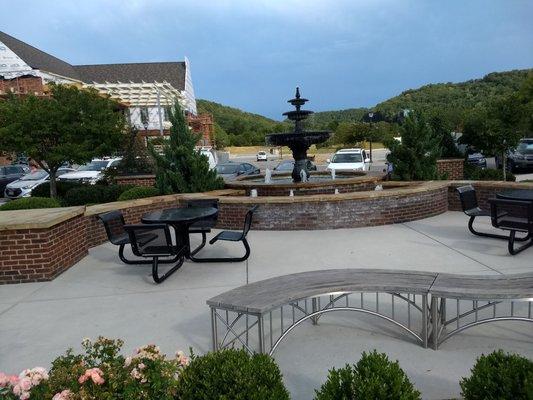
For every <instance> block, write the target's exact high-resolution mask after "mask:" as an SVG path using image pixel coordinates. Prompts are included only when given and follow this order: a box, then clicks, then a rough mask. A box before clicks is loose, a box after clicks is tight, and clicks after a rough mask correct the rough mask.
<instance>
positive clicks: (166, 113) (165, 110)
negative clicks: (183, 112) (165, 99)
mask: <svg viewBox="0 0 533 400" xmlns="http://www.w3.org/2000/svg"><path fill="white" fill-rule="evenodd" d="M163 121H170V107H169V106H165V107H163Z"/></svg>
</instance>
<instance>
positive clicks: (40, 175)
mask: <svg viewBox="0 0 533 400" xmlns="http://www.w3.org/2000/svg"><path fill="white" fill-rule="evenodd" d="M75 171H76V170H75V169H73V168H59V169H58V170H57V172H56V176H60V175H64V174H67V173H69V172H75ZM49 180H50V176H49V175H48V172H46V171H44V170H42V169H38V170H36V171H33V172H30V173H29V174H26V175H24V176H23V177H22V178H20V179H17V180H16V181H13V182H11V183H9V184H8V185H7V186H6V189H5V191H4V195H5V197H8V198H10V199H18V198H20V197H30V196H31V192H32V190H33V189H35V188H36V187H37V186H39V185H40V184H42V183H45V182H48V181H49Z"/></svg>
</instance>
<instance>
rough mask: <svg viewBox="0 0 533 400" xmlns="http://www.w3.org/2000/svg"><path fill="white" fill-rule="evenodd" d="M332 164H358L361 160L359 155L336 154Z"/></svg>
mask: <svg viewBox="0 0 533 400" xmlns="http://www.w3.org/2000/svg"><path fill="white" fill-rule="evenodd" d="M331 162H332V163H360V162H363V158H362V157H361V154H359V153H357V154H356V153H337V154H335V155H334V156H333V159H332V160H331Z"/></svg>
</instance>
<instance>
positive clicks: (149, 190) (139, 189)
mask: <svg viewBox="0 0 533 400" xmlns="http://www.w3.org/2000/svg"><path fill="white" fill-rule="evenodd" d="M158 195H159V190H157V189H156V188H155V187H146V186H134V187H132V188H131V189H128V190H126V191H125V192H122V194H121V195H120V196H119V197H118V200H119V201H124V200H135V199H143V198H145V197H153V196H158Z"/></svg>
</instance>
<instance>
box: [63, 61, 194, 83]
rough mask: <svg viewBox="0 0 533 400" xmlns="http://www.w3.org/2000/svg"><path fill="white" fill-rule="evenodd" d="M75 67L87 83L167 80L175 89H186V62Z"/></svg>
mask: <svg viewBox="0 0 533 400" xmlns="http://www.w3.org/2000/svg"><path fill="white" fill-rule="evenodd" d="M74 68H75V69H76V71H77V73H78V74H79V76H80V77H81V80H82V81H84V82H86V83H93V82H96V83H105V82H124V83H129V82H130V81H131V82H136V83H140V82H143V81H144V82H163V81H167V82H169V83H170V84H172V86H174V88H175V89H178V90H184V89H185V62H154V63H133V64H98V65H75V66H74Z"/></svg>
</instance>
